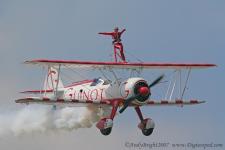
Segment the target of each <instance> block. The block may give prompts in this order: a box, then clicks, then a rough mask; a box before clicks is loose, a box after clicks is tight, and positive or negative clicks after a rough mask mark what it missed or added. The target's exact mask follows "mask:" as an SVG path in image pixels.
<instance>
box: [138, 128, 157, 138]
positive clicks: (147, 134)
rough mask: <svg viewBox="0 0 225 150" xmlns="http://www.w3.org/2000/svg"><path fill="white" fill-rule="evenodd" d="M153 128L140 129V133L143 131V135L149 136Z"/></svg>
mask: <svg viewBox="0 0 225 150" xmlns="http://www.w3.org/2000/svg"><path fill="white" fill-rule="evenodd" d="M153 129H154V128H150V129H142V130H141V131H142V133H143V134H144V135H145V136H149V135H151V134H152V132H153Z"/></svg>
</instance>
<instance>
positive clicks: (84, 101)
mask: <svg viewBox="0 0 225 150" xmlns="http://www.w3.org/2000/svg"><path fill="white" fill-rule="evenodd" d="M114 56H115V57H118V58H115V61H110V62H99V61H80V60H49V59H36V60H30V61H25V64H30V65H36V66H41V67H45V68H46V69H47V75H46V78H45V82H44V88H43V89H40V90H28V91H24V92H22V93H23V94H35V95H36V94H39V96H28V97H25V98H20V99H18V100H16V101H15V102H16V103H23V104H46V105H52V106H53V107H57V106H69V107H73V106H74V107H77V106H78V107H86V106H90V105H94V106H97V107H98V108H99V109H101V108H103V107H104V108H106V109H108V110H109V111H110V113H109V114H108V115H107V116H104V117H102V118H100V120H99V121H98V122H97V124H96V127H97V128H98V129H99V130H100V132H101V133H102V134H103V135H109V134H110V133H111V130H112V127H113V120H114V117H115V116H116V114H118V113H120V114H121V113H123V112H124V111H125V110H126V109H127V108H128V107H132V108H134V110H135V111H136V113H137V115H138V118H139V119H140V123H139V124H138V128H139V129H140V130H141V131H142V133H143V134H144V135H145V136H149V135H151V134H152V133H153V130H154V127H155V123H154V121H153V120H152V119H151V118H144V116H143V115H142V112H141V107H142V106H150V107H151V106H184V105H195V104H200V103H204V102H205V101H201V100H197V99H186V100H184V98H183V97H184V93H185V90H186V89H187V82H188V79H189V77H190V73H191V70H193V69H204V68H209V67H214V66H216V65H215V64H208V63H145V62H127V61H124V59H120V58H121V56H120V54H119V53H118V52H117V51H116V50H114ZM68 68H72V69H74V70H76V69H82V68H85V69H95V70H97V71H99V72H100V73H102V77H98V78H94V79H85V80H82V81H76V82H73V83H72V84H69V85H67V86H65V85H64V84H63V82H62V79H61V73H62V72H63V71H62V70H63V69H68ZM155 69H158V70H173V71H174V74H175V75H174V76H176V78H172V79H171V81H170V82H169V84H168V89H167V91H166V96H165V98H163V99H158V100H157V99H154V98H152V96H151V95H152V94H153V93H152V90H151V89H152V88H153V87H154V86H156V85H158V84H159V83H161V82H163V80H164V78H165V76H166V75H165V74H161V75H158V77H156V78H155V79H154V80H153V81H152V82H150V83H149V82H148V81H146V80H145V79H144V78H142V77H141V73H140V72H142V71H145V70H155ZM116 70H127V72H129V71H130V72H132V71H135V72H137V74H138V75H137V76H132V77H128V78H126V79H121V78H120V77H119V75H118V74H116ZM106 71H107V72H110V74H111V75H112V78H110V79H109V78H107V76H106V75H105V74H104V72H106ZM181 71H185V72H186V74H185V78H184V79H183V78H182V79H183V80H184V82H183V85H181V84H178V82H180V83H182V82H181V76H182V74H181ZM176 86H179V89H180V90H179V91H180V92H179V94H178V96H177V97H176V98H173V96H172V95H173V92H174V88H175V87H176ZM117 111H118V112H117Z"/></svg>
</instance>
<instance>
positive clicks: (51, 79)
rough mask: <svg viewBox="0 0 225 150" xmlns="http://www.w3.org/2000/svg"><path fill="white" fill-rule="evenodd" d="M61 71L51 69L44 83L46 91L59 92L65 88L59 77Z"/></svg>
mask: <svg viewBox="0 0 225 150" xmlns="http://www.w3.org/2000/svg"><path fill="white" fill-rule="evenodd" d="M58 70H59V69H56V68H54V67H49V69H48V74H47V76H46V79H45V82H44V90H54V91H55V90H58V89H60V88H63V87H64V86H63V83H62V80H61V78H60V76H59V71H58Z"/></svg>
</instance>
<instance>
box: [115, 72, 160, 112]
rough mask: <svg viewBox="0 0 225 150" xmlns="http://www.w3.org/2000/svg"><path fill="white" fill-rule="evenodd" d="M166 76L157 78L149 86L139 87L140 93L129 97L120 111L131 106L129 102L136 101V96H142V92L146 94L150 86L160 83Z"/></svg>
mask: <svg viewBox="0 0 225 150" xmlns="http://www.w3.org/2000/svg"><path fill="white" fill-rule="evenodd" d="M163 78H164V75H161V76H159V77H158V78H156V79H155V80H154V81H153V82H152V83H151V84H150V85H149V86H148V87H140V88H139V89H140V90H139V93H138V94H136V95H135V96H133V97H130V98H128V99H126V100H125V102H124V105H123V107H122V108H121V109H120V110H119V112H120V113H122V112H124V110H125V109H126V108H127V107H128V106H129V104H130V103H131V102H132V101H134V100H135V99H136V98H138V97H139V96H141V95H142V94H144V95H145V94H146V93H149V91H150V88H151V87H153V86H155V85H156V84H158V83H159V82H160V81H161V80H162V79H163Z"/></svg>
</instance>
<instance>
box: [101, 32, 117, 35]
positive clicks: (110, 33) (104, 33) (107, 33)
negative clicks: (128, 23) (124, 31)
mask: <svg viewBox="0 0 225 150" xmlns="http://www.w3.org/2000/svg"><path fill="white" fill-rule="evenodd" d="M98 34H102V35H113V32H99V33H98Z"/></svg>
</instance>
